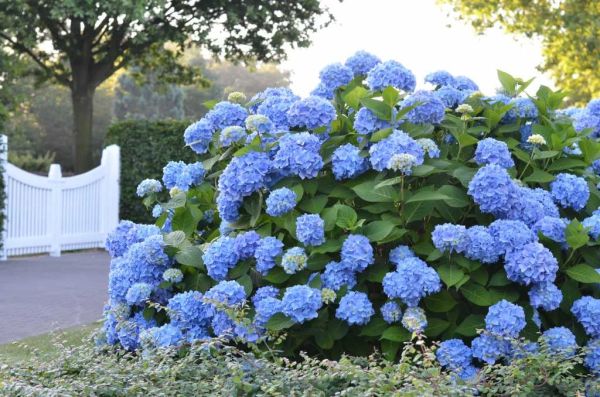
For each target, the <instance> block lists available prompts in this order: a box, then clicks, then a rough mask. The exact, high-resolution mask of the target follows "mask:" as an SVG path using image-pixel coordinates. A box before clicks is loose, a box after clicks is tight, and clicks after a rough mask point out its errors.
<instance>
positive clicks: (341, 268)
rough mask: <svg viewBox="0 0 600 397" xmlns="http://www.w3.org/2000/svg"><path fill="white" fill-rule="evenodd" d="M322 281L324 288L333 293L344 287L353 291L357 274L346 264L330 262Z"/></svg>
mask: <svg viewBox="0 0 600 397" xmlns="http://www.w3.org/2000/svg"><path fill="white" fill-rule="evenodd" d="M321 281H322V282H323V287H324V288H329V289H330V290H332V291H339V290H340V288H342V287H343V286H346V287H347V288H348V289H351V288H354V286H355V285H356V274H355V273H354V272H353V271H352V270H351V269H349V268H348V266H347V265H346V264H345V263H342V262H329V263H328V264H327V265H326V266H325V270H324V271H323V274H321Z"/></svg>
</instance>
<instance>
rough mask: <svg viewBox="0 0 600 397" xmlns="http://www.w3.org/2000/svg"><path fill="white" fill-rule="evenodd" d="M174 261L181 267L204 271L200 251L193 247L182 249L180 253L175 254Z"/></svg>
mask: <svg viewBox="0 0 600 397" xmlns="http://www.w3.org/2000/svg"><path fill="white" fill-rule="evenodd" d="M175 260H176V261H177V262H178V263H180V264H182V265H186V266H192V267H195V268H198V269H204V262H203V261H202V250H200V248H198V247H196V246H195V245H192V246H189V247H185V248H183V249H182V250H181V251H179V252H178V253H177V254H175Z"/></svg>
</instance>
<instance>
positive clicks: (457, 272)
mask: <svg viewBox="0 0 600 397" xmlns="http://www.w3.org/2000/svg"><path fill="white" fill-rule="evenodd" d="M437 272H438V274H439V275H440V278H441V279H442V281H443V282H444V284H446V286H447V287H448V288H450V287H452V286H454V285H456V284H458V282H459V281H460V280H462V279H463V277H464V276H465V273H464V272H463V271H462V269H461V268H460V267H458V266H456V265H455V264H444V265H442V266H440V267H438V268H437Z"/></svg>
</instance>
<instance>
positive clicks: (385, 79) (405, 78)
mask: <svg viewBox="0 0 600 397" xmlns="http://www.w3.org/2000/svg"><path fill="white" fill-rule="evenodd" d="M366 83H367V86H368V87H369V88H370V89H371V90H374V91H377V90H383V89H384V88H386V87H388V86H392V87H395V88H399V89H401V90H403V91H407V92H411V91H414V89H415V86H416V84H417V81H416V79H415V75H414V74H413V73H412V72H411V71H410V70H408V69H407V68H405V67H404V66H402V64H400V63H399V62H396V61H386V62H382V63H380V64H378V65H376V66H375V67H373V68H372V69H371V70H370V71H369V72H368V73H367V79H366Z"/></svg>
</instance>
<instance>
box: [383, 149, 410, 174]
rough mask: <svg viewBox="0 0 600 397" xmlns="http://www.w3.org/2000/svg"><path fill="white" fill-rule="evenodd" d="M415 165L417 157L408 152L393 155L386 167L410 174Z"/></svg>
mask: <svg viewBox="0 0 600 397" xmlns="http://www.w3.org/2000/svg"><path fill="white" fill-rule="evenodd" d="M415 165H417V158H416V157H415V156H413V155H412V154H408V153H400V154H394V155H392V157H390V160H389V161H388V163H387V166H386V167H385V168H387V169H388V170H392V171H396V172H399V173H400V174H402V175H406V176H408V175H411V174H412V168H413V167H414V166H415Z"/></svg>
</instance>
